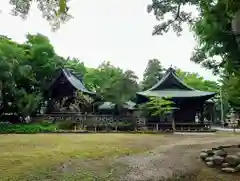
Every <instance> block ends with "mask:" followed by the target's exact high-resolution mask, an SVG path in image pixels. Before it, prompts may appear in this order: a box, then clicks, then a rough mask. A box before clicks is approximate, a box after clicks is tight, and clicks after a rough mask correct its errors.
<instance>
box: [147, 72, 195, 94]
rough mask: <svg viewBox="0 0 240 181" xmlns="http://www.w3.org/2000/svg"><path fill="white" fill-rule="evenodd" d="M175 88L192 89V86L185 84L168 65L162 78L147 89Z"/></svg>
mask: <svg viewBox="0 0 240 181" xmlns="http://www.w3.org/2000/svg"><path fill="white" fill-rule="evenodd" d="M164 89H176V90H194V89H193V88H192V87H190V86H188V85H187V84H185V83H184V82H183V81H182V80H181V79H180V78H179V77H178V76H177V75H176V73H175V70H174V69H173V68H172V67H170V68H169V69H168V70H167V71H166V73H165V75H164V76H163V78H162V79H161V80H160V81H159V82H157V83H156V84H155V85H154V86H153V87H152V88H150V89H149V90H148V91H156V90H164Z"/></svg>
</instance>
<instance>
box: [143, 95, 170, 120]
mask: <svg viewBox="0 0 240 181" xmlns="http://www.w3.org/2000/svg"><path fill="white" fill-rule="evenodd" d="M173 105H174V103H173V101H170V100H169V98H159V97H149V102H147V103H146V107H145V108H147V109H148V110H149V111H150V112H151V114H152V115H160V116H162V115H165V114H168V113H171V112H172V110H173Z"/></svg>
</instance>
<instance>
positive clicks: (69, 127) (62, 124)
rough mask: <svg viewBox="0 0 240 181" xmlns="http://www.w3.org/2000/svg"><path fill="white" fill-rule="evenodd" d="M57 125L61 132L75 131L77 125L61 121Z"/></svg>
mask: <svg viewBox="0 0 240 181" xmlns="http://www.w3.org/2000/svg"><path fill="white" fill-rule="evenodd" d="M56 125H57V128H58V129H59V130H73V129H74V125H75V124H74V123H72V122H71V121H61V122H57V123H56Z"/></svg>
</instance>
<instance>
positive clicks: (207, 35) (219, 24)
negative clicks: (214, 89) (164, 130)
mask: <svg viewBox="0 0 240 181" xmlns="http://www.w3.org/2000/svg"><path fill="white" fill-rule="evenodd" d="M185 5H193V6H195V7H196V8H197V9H198V11H199V16H198V17H193V16H192V13H191V12H187V11H186V8H184V6H185ZM239 9H240V2H239V1H238V0H225V1H220V0H218V1H214V0H197V1H196V0H186V1H185V0H184V1H183V0H180V1H178V0H173V1H171V2H169V1H160V0H153V2H152V4H150V5H149V6H148V12H149V13H150V12H152V11H153V12H154V15H155V16H156V18H157V19H158V20H159V21H161V23H160V24H158V25H156V26H155V27H154V31H153V34H154V35H161V34H163V33H165V32H168V31H169V29H170V28H172V29H173V30H174V31H176V32H177V34H178V35H180V33H181V31H182V30H183V29H182V24H183V23H188V24H190V25H191V27H192V30H193V31H194V32H195V35H196V38H197V40H198V46H197V47H196V50H195V51H194V53H193V56H192V60H193V61H194V62H196V63H200V64H202V65H203V66H205V67H207V68H210V69H213V71H214V72H215V73H217V72H219V71H221V68H222V69H225V68H227V70H228V71H229V72H235V73H239V72H240V71H239V68H240V66H239V51H240V50H239V48H238V43H237V41H236V39H235V36H234V34H233V33H232V31H231V30H232V29H231V22H232V20H233V17H234V15H235V13H236V12H237V11H238V10H239ZM168 13H171V14H172V18H170V19H169V20H167V21H165V20H164V17H165V15H166V14H168ZM217 57H219V58H217Z"/></svg>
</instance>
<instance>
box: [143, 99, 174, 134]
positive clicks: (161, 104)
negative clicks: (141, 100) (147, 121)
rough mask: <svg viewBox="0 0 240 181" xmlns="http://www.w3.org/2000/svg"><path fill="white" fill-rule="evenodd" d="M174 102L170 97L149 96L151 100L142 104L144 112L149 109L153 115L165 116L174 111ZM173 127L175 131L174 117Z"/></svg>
mask: <svg viewBox="0 0 240 181" xmlns="http://www.w3.org/2000/svg"><path fill="white" fill-rule="evenodd" d="M173 105H174V102H173V101H171V100H170V98H159V97H149V101H148V102H147V103H145V104H144V105H142V106H141V108H140V109H141V110H142V111H143V112H146V111H148V112H149V113H150V114H151V115H153V116H159V117H161V116H165V115H166V114H169V113H171V112H172V111H173V109H174V108H173ZM172 128H173V131H175V123H174V119H172Z"/></svg>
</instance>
